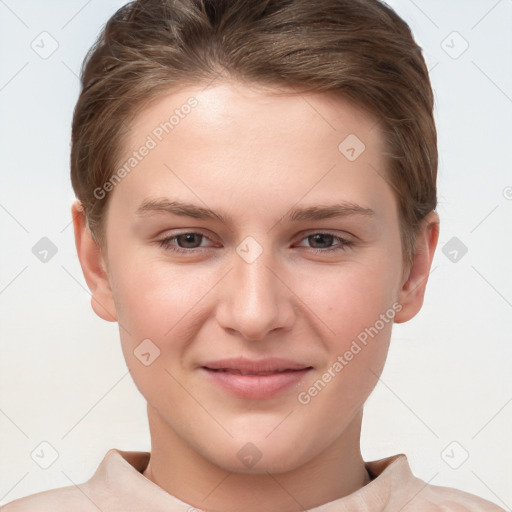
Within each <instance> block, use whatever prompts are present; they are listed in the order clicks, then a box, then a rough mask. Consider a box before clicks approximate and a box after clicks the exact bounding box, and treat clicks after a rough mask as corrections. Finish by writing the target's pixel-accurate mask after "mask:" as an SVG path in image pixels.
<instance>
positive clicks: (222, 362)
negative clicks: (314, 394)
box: [201, 357, 311, 373]
mask: <svg viewBox="0 0 512 512" xmlns="http://www.w3.org/2000/svg"><path fill="white" fill-rule="evenodd" d="M201 366H202V367H203V368H208V369H210V370H239V371H241V372H252V373H258V372H265V373H268V372H279V371H284V370H304V369H306V368H311V366H310V365H307V364H304V363H300V362H297V361H291V360H289V359H282V358H277V357H273V358H267V359H247V358H245V357H238V358H229V359H219V360H218V361H208V362H206V363H204V364H202V365H201Z"/></svg>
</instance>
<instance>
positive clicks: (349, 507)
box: [0, 448, 505, 512]
mask: <svg viewBox="0 0 512 512" xmlns="http://www.w3.org/2000/svg"><path fill="white" fill-rule="evenodd" d="M149 456H150V454H149V452H135V451H121V450H117V449H115V448H113V449H111V450H109V451H108V452H107V453H106V455H105V457H104V458H103V460H102V461H101V463H100V465H99V466H98V469H97V470H96V472H95V473H94V475H93V476H92V477H91V478H90V479H89V480H88V481H87V482H85V483H83V484H80V485H78V486H74V485H71V486H68V487H61V488H58V489H53V490H49V491H43V492H39V493H36V494H32V495H30V496H26V497H24V498H19V499H17V500H14V501H12V502H11V503H8V504H7V505H4V506H3V507H0V510H1V511H2V512H98V510H100V511H102V512H143V511H144V512H146V511H147V512H195V511H197V510H198V509H197V508H193V507H191V506H190V505H188V504H186V503H184V502H182V501H180V500H179V499H178V498H175V497H174V496H172V495H171V494H169V493H167V492H166V491H164V490H163V489H162V488H161V487H159V486H158V485H156V484H155V483H153V482H152V481H151V480H149V479H148V478H146V477H145V476H144V475H143V474H142V472H143V471H144V469H145V468H146V466H147V464H148V462H149ZM365 464H366V468H367V470H368V472H369V473H370V475H371V476H372V481H371V482H370V483H368V484H367V485H365V486H364V487H362V488H361V489H359V490H357V491H356V492H354V493H352V494H349V495H348V496H345V497H343V498H339V499H337V500H334V501H331V502H329V503H326V504H324V505H320V506H318V507H315V508H313V509H310V510H309V512H349V511H350V512H398V511H400V512H435V511H439V512H450V511H453V512H505V510H504V509H502V508H500V507H498V506H497V505H494V504H493V503H491V502H489V501H487V500H484V499H482V498H479V497H478V496H474V495H473V494H469V493H467V492H463V491H459V490H457V489H452V488H449V487H440V486H436V485H429V484H427V483H425V482H424V481H423V480H420V479H419V478H416V477H415V476H414V475H413V474H412V472H411V469H410V467H409V463H408V461H407V457H406V456H405V455H404V454H398V455H393V456H391V457H386V458H385V459H380V460H374V461H371V462H366V463H365ZM262 512H263V511H262Z"/></svg>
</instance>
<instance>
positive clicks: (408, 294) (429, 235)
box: [395, 211, 439, 323]
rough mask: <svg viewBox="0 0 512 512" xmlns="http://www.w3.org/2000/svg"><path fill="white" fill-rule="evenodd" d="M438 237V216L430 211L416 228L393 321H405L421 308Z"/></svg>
mask: <svg viewBox="0 0 512 512" xmlns="http://www.w3.org/2000/svg"><path fill="white" fill-rule="evenodd" d="M438 238H439V216H438V215H437V213H436V212H435V211H432V212H430V213H429V214H428V215H427V216H426V217H425V218H424V219H423V220H422V223H421V225H420V228H419V229H418V233H417V236H416V243H415V249H414V256H413V258H412V262H411V265H410V270H409V275H408V277H407V278H406V279H405V281H404V282H403V284H402V287H401V289H400V292H399V294H398V302H399V303H400V304H401V305H402V309H401V310H400V312H399V313H397V314H396V316H395V323H402V322H407V321H408V320H410V319H411V318H413V317H414V316H415V315H416V314H417V313H418V312H419V310H420V309H421V306H422V305H423V297H424V295H425V289H426V286H427V281H428V277H429V274H430V268H431V266H432V260H433V258H434V252H435V250H436V246H437V241H438Z"/></svg>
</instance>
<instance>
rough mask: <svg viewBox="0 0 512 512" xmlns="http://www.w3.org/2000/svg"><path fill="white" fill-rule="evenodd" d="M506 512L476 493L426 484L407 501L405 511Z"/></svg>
mask: <svg viewBox="0 0 512 512" xmlns="http://www.w3.org/2000/svg"><path fill="white" fill-rule="evenodd" d="M413 511H414V512H418V511H421V512H505V509H503V508H501V507H499V506H498V505H496V504H494V503H491V502H490V501H487V500H485V499H484V498H480V497H479V496H476V495H474V494H470V493H468V492H465V491H460V490H458V489H454V488H452V487H442V486H439V485H428V484H426V485H425V486H424V487H423V488H421V489H420V490H419V491H418V493H417V494H416V495H415V496H414V497H413V498H412V499H411V500H410V501H409V502H408V503H407V505H406V506H405V507H404V509H403V512H413Z"/></svg>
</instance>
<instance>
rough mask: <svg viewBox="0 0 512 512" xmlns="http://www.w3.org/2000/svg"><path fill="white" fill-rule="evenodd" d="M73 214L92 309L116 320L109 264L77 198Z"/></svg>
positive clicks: (101, 315) (79, 256) (72, 209)
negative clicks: (108, 270)
mask: <svg viewBox="0 0 512 512" xmlns="http://www.w3.org/2000/svg"><path fill="white" fill-rule="evenodd" d="M71 216H72V218H73V228H74V231H75V246H76V252H77V254H78V259H79V260H80V265H81V267H82V272H83V274H84V277H85V281H86V282H87V286H88V287H89V290H91V306H92V309H93V310H94V312H95V313H96V314H97V315H98V316H99V317H100V318H103V320H107V321H108V322H116V321H117V312H116V307H115V303H114V298H113V294H112V290H111V288H110V282H109V279H108V273H107V265H106V264H105V261H104V258H103V256H102V254H101V250H100V247H99V245H98V243H97V242H96V241H95V240H94V238H93V236H92V234H91V231H90V229H89V226H88V225H87V222H86V219H85V214H84V211H83V208H82V203H81V202H80V201H78V200H76V201H75V202H74V203H73V205H72V206H71Z"/></svg>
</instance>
